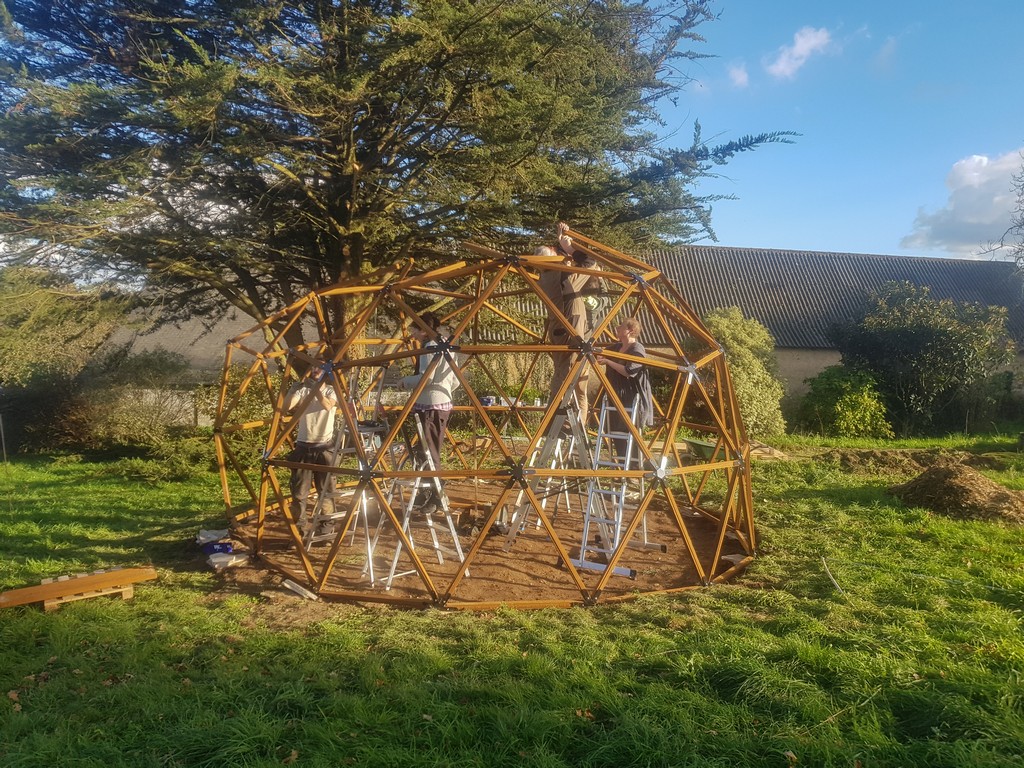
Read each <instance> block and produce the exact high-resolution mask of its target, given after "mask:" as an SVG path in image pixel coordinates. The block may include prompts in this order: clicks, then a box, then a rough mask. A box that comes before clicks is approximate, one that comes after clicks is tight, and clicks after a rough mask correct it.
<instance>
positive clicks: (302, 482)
mask: <svg viewBox="0 0 1024 768" xmlns="http://www.w3.org/2000/svg"><path fill="white" fill-rule="evenodd" d="M307 400H308V402H307V403H306V407H305V409H304V410H303V411H302V414H301V415H300V417H299V427H298V433H297V434H296V440H295V450H293V451H292V452H291V453H290V454H288V460H289V461H296V462H302V463H304V464H320V465H323V466H325V467H327V466H331V465H332V464H334V459H335V456H334V426H335V424H334V422H335V415H336V413H337V407H338V396H337V393H336V392H335V391H334V387H332V386H331V383H330V379H329V378H328V376H327V373H326V371H324V370H323V369H321V368H318V367H315V366H314V367H312V368H310V369H309V370H308V371H306V375H305V376H303V377H302V379H301V380H300V381H299V382H298V383H296V384H295V385H294V386H293V387H292V388H291V390H290V391H289V392H288V396H287V397H286V398H285V408H286V409H287V410H288V412H289V413H291V412H293V411H295V410H296V409H297V408H299V407H301V406H302V404H303V403H304V402H306V401H307ZM329 477H330V473H329V472H317V471H314V470H311V469H293V470H292V476H291V493H292V514H293V515H294V516H295V520H296V522H299V523H302V522H304V521H305V517H306V507H307V505H308V503H309V491H310V487H311V486H315V487H316V491H317V493H318V494H322V493H323V492H324V488H326V487H327V481H328V478H329Z"/></svg>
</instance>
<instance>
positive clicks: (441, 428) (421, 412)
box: [401, 312, 459, 514]
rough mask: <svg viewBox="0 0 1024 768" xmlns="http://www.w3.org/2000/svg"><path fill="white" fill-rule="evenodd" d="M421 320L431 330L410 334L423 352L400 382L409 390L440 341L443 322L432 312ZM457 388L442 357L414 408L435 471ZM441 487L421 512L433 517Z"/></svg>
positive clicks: (432, 491) (432, 489)
mask: <svg viewBox="0 0 1024 768" xmlns="http://www.w3.org/2000/svg"><path fill="white" fill-rule="evenodd" d="M420 319H421V320H422V321H423V323H424V324H425V325H426V326H427V327H428V328H429V329H430V331H429V332H428V331H427V330H425V329H423V328H421V327H420V326H418V325H416V326H413V328H412V330H411V331H410V333H411V335H412V337H413V338H414V339H415V340H416V341H418V342H419V344H420V347H421V348H422V350H423V352H422V353H421V354H420V355H419V356H417V358H416V372H415V373H414V374H413V375H412V376H406V377H404V378H403V379H402V380H401V386H402V389H406V390H413V389H416V387H417V386H418V385H419V383H420V379H422V378H423V375H424V374H425V373H426V371H427V368H428V367H429V366H430V361H431V359H432V357H433V355H432V354H430V353H429V350H430V349H431V348H432V347H436V346H437V342H438V340H439V338H440V334H439V329H440V328H441V320H440V318H438V316H437V315H435V314H434V313H433V312H424V313H423V314H422V315H421V316H420ZM458 386H459V379H458V377H457V376H456V375H455V372H454V371H453V370H452V368H451V366H450V365H449V364H448V361H447V360H446V359H444V358H443V357H442V358H441V359H440V360H438V361H437V365H436V366H434V370H433V372H432V373H431V376H430V381H428V382H427V383H426V385H425V386H424V387H423V389H422V391H421V392H420V394H419V397H417V398H416V403H415V404H414V405H413V407H412V412H413V413H414V414H415V416H416V419H417V420H418V421H419V423H420V428H421V429H422V432H423V442H424V444H425V445H424V447H425V448H426V450H427V453H428V454H429V455H430V460H431V462H432V464H433V467H432V468H433V469H434V470H439V469H441V449H442V447H443V446H444V434H445V430H446V429H447V428H448V419H449V417H450V416H451V413H452V392H454V391H455V390H456V389H457V388H458ZM440 485H442V483H441V482H440V481H438V483H436V484H433V483H432V484H431V485H430V493H429V494H427V496H426V498H425V499H424V500H423V503H422V505H421V509H422V510H423V511H424V512H425V513H426V514H432V513H433V512H435V511H436V510H437V508H438V507H440V506H441V499H440V497H439V496H438V493H437V486H440Z"/></svg>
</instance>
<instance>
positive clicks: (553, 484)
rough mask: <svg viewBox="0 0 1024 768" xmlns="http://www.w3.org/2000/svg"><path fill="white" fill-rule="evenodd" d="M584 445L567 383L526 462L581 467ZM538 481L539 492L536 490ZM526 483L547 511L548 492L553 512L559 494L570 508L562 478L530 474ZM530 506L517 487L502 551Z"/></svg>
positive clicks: (577, 410)
mask: <svg viewBox="0 0 1024 768" xmlns="http://www.w3.org/2000/svg"><path fill="white" fill-rule="evenodd" d="M567 428H568V430H567ZM587 446H588V444H587V433H586V430H585V429H584V427H583V422H582V420H581V419H580V408H579V403H578V402H577V401H576V393H575V387H574V386H573V387H569V389H568V391H567V392H566V396H565V397H564V398H563V400H562V407H560V408H559V409H558V410H557V411H556V413H555V415H554V417H553V418H552V420H551V424H550V425H549V426H548V431H547V434H545V435H544V439H543V442H542V443H541V444H540V445H539V446H538V447H537V448H536V449H535V450H534V451H533V453H532V454H531V455H530V458H529V461H528V462H527V466H528V467H546V468H548V469H553V470H557V469H562V468H568V467H571V466H576V467H579V468H584V467H587V466H589V465H590V452H589V450H588V447H587ZM542 484H543V486H544V489H543V492H542V493H538V491H540V490H541V485H542ZM527 485H528V487H529V489H530V491H532V492H533V495H534V497H538V496H539V498H540V503H541V509H544V510H545V511H547V501H548V498H549V497H551V496H554V497H555V504H554V508H555V513H557V511H558V500H559V498H561V499H563V500H564V501H565V507H566V509H567V510H569V509H571V508H572V507H571V503H570V500H569V485H568V483H567V482H566V480H565V478H558V477H546V478H543V477H537V476H536V475H534V476H533V477H531V478H530V480H529V481H528V483H527ZM532 509H533V503H532V502H531V501H530V497H529V496H528V495H527V493H526V491H525V490H524V489H520V491H519V493H518V495H517V496H516V501H515V511H514V512H513V513H512V517H511V519H510V520H509V522H508V530H507V531H506V532H505V550H506V551H507V550H509V549H511V548H512V545H513V544H515V540H516V537H517V536H518V535H519V534H520V533H521V532H522V531H523V530H525V529H526V525H527V523H528V521H529V516H530V511H531V510H532ZM553 517H554V513H553V514H552V518H553ZM536 524H537V526H538V527H539V526H540V524H541V520H540V515H538V516H537V522H536Z"/></svg>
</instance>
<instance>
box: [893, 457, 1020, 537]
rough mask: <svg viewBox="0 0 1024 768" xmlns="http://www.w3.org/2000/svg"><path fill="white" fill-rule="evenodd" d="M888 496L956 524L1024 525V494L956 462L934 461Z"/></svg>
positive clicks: (946, 460)
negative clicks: (997, 521) (998, 521)
mask: <svg viewBox="0 0 1024 768" xmlns="http://www.w3.org/2000/svg"><path fill="white" fill-rule="evenodd" d="M889 492H890V493H891V494H893V495H894V496H895V497H896V498H898V499H899V500H900V501H902V502H903V503H904V504H908V505H911V506H915V507H924V508H925V509H930V510H931V511H933V512H937V513H939V514H941V515H946V516H948V517H953V518H956V519H958V520H993V519H1002V520H1006V521H1008V522H1011V523H1018V524H1021V523H1024V494H1022V493H1019V492H1017V491H1011V490H1009V489H1007V488H1004V487H1003V486H1001V485H999V483H996V482H994V481H993V480H989V479H988V478H987V477H985V476H984V475H983V474H981V473H980V472H978V471H977V470H975V469H972V468H971V467H969V466H967V465H965V464H963V463H962V462H960V461H958V460H957V459H955V458H946V459H943V460H940V461H936V462H935V463H934V464H932V466H930V467H928V468H927V469H926V470H925V471H924V472H923V473H921V474H920V475H919V476H917V477H915V478H914V479H913V480H911V481H910V482H907V483H903V484H902V485H895V486H892V487H891V488H890V489H889Z"/></svg>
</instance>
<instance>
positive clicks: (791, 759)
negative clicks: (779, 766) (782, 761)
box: [782, 749, 797, 765]
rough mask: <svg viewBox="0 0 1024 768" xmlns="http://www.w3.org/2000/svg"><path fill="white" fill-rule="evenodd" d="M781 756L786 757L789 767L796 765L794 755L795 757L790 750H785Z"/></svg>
mask: <svg viewBox="0 0 1024 768" xmlns="http://www.w3.org/2000/svg"><path fill="white" fill-rule="evenodd" d="M782 754H783V755H785V757H786V759H787V760H788V761H789V764H790V765H796V763H797V760H796V755H795V754H793V752H792V751H791V750H788V749H787V750H786V751H785V752H783V753H782Z"/></svg>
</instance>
